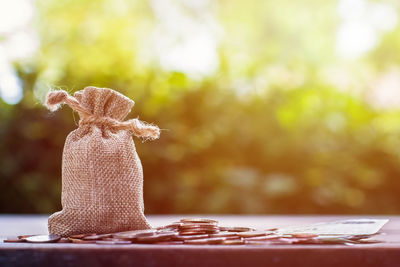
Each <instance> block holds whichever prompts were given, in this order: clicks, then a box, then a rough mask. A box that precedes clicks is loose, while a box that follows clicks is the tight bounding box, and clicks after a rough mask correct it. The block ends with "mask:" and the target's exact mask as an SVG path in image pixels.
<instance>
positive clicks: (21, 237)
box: [18, 235, 33, 239]
mask: <svg viewBox="0 0 400 267" xmlns="http://www.w3.org/2000/svg"><path fill="white" fill-rule="evenodd" d="M30 236H33V235H19V236H18V238H19V239H25V238H28V237H30Z"/></svg>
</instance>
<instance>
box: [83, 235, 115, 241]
mask: <svg viewBox="0 0 400 267" xmlns="http://www.w3.org/2000/svg"><path fill="white" fill-rule="evenodd" d="M111 236H112V234H102V235H89V236H85V237H83V238H82V239H83V240H100V239H103V238H107V237H111Z"/></svg>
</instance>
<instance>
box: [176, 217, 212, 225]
mask: <svg viewBox="0 0 400 267" xmlns="http://www.w3.org/2000/svg"><path fill="white" fill-rule="evenodd" d="M181 222H183V223H208V224H215V225H217V224H218V221H216V220H212V219H204V218H186V219H181Z"/></svg>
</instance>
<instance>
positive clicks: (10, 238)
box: [3, 236, 26, 243]
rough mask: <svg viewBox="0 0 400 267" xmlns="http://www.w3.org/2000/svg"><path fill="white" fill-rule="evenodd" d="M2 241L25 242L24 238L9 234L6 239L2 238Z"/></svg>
mask: <svg viewBox="0 0 400 267" xmlns="http://www.w3.org/2000/svg"><path fill="white" fill-rule="evenodd" d="M3 242H5V243H21V242H26V240H25V239H23V238H18V236H9V237H7V238H6V239H4V240H3Z"/></svg>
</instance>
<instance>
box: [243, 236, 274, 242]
mask: <svg viewBox="0 0 400 267" xmlns="http://www.w3.org/2000/svg"><path fill="white" fill-rule="evenodd" d="M281 237H282V236H281V235H267V236H254V237H249V238H246V240H247V241H264V240H273V239H278V238H281Z"/></svg>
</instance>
